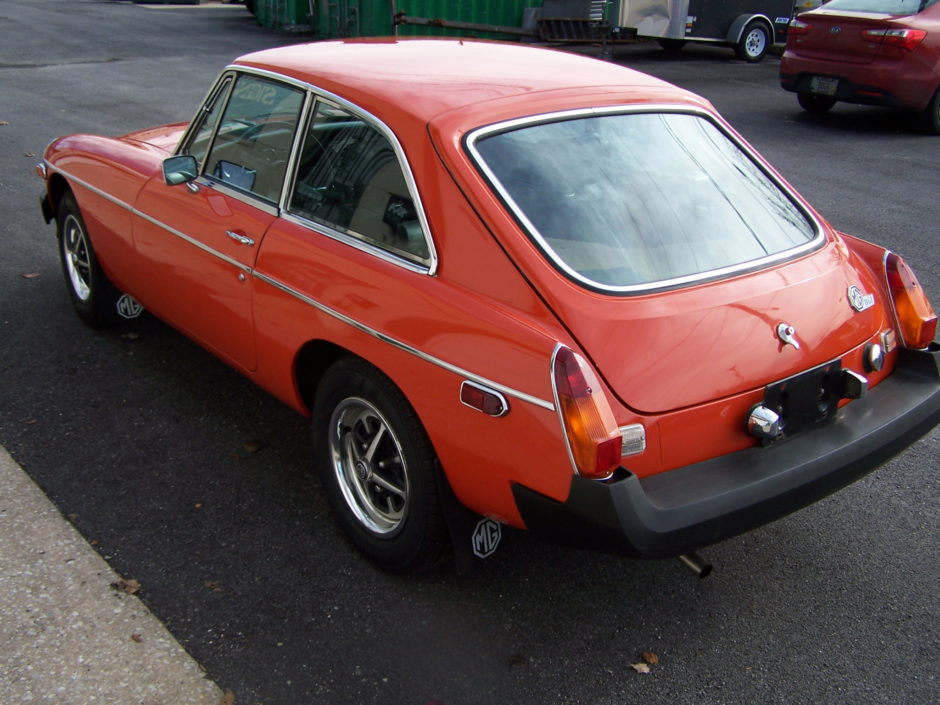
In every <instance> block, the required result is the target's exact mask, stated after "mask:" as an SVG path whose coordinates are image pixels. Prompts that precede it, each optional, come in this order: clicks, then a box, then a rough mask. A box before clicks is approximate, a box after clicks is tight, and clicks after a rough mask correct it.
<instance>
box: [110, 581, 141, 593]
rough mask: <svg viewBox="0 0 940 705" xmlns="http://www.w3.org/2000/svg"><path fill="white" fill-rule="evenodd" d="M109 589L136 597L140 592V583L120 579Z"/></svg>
mask: <svg viewBox="0 0 940 705" xmlns="http://www.w3.org/2000/svg"><path fill="white" fill-rule="evenodd" d="M111 589H112V590H118V591H120V592H126V593H127V594H128V595H136V594H137V593H138V592H140V582H139V581H137V580H134V579H133V578H131V579H130V580H125V579H124V578H121V579H120V580H118V581H117V582H116V583H111Z"/></svg>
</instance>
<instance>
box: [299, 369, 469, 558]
mask: <svg viewBox="0 0 940 705" xmlns="http://www.w3.org/2000/svg"><path fill="white" fill-rule="evenodd" d="M313 434H314V452H315V453H316V460H317V469H318V472H319V474H320V479H321V480H322V482H323V486H324V489H325V490H326V494H327V497H328V499H329V501H330V504H331V505H332V507H333V510H334V511H335V513H336V517H337V521H338V522H339V524H340V526H341V527H342V528H343V530H344V531H345V532H346V534H347V535H348V536H349V538H350V539H351V540H352V542H353V544H355V546H356V547H357V548H358V549H359V550H360V551H361V552H362V553H363V554H365V555H366V556H367V557H368V558H370V559H371V560H372V561H374V562H375V563H377V564H379V565H380V566H382V567H383V568H386V569H387V570H391V571H395V572H402V573H405V572H415V571H419V570H425V569H428V568H431V567H433V566H434V565H435V564H436V563H438V562H440V561H441V560H442V559H443V558H444V557H445V556H446V555H448V549H449V546H450V544H449V541H448V534H447V526H446V524H445V522H444V517H443V514H442V512H441V507H440V502H439V498H438V490H437V483H438V482H439V481H441V482H443V481H445V480H443V479H442V478H439V477H438V468H437V458H436V456H435V454H434V449H433V447H432V446H431V441H430V440H429V439H428V436H427V433H426V432H425V430H424V428H423V427H422V425H421V422H420V420H419V419H418V417H417V414H415V412H414V410H413V409H412V408H411V405H410V404H409V403H408V401H407V400H406V399H405V397H404V395H403V394H402V393H401V391H399V389H398V388H397V387H396V386H395V385H394V384H393V383H392V382H391V380H389V379H388V378H387V377H386V376H385V375H384V374H382V373H381V372H380V371H379V370H377V369H376V368H374V367H372V366H371V365H369V364H368V363H367V362H365V361H364V360H361V359H359V358H354V357H347V358H343V359H341V360H339V361H338V362H336V363H334V364H333V365H332V366H331V367H330V368H329V369H328V370H327V371H326V373H325V374H324V377H323V380H322V381H321V383H320V385H319V387H318V388H317V394H316V399H315V401H314V407H313Z"/></svg>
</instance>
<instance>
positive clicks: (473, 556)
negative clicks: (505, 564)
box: [438, 473, 508, 575]
mask: <svg viewBox="0 0 940 705" xmlns="http://www.w3.org/2000/svg"><path fill="white" fill-rule="evenodd" d="M442 475H443V473H442ZM438 487H439V490H438V494H439V495H440V501H441V509H442V510H443V512H444V519H445V520H446V521H447V529H448V531H449V532H450V538H451V542H452V544H453V549H454V566H455V568H456V570H457V574H458V575H464V574H466V573H468V572H469V571H471V570H472V569H473V568H475V567H476V566H478V565H479V564H480V563H481V561H484V560H486V559H487V558H490V557H492V556H493V554H495V553H496V551H497V549H498V548H499V547H500V546H501V545H502V544H503V542H504V541H505V540H506V535H507V533H508V532H507V531H506V528H505V527H504V526H503V525H502V524H500V523H499V522H498V521H495V520H493V519H488V518H487V517H484V516H481V515H480V514H477V513H476V512H474V511H471V510H470V509H467V508H466V507H465V506H464V505H462V504H461V503H460V502H459V501H458V500H457V497H456V496H454V492H453V490H451V488H450V483H448V482H447V480H446V478H444V481H443V482H440V483H438Z"/></svg>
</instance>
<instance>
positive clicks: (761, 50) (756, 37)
mask: <svg viewBox="0 0 940 705" xmlns="http://www.w3.org/2000/svg"><path fill="white" fill-rule="evenodd" d="M770 43H771V37H770V30H769V29H767V25H765V24H764V23H763V22H761V21H760V20H753V21H752V22H748V24H747V26H746V27H745V28H744V31H743V32H741V38H740V39H739V40H738V43H737V44H736V45H735V47H734V53H735V55H736V56H737V57H738V58H739V59H741V61H747V62H748V63H749V64H756V63H757V62H759V61H762V60H763V58H764V56H766V55H767V50H768V49H770Z"/></svg>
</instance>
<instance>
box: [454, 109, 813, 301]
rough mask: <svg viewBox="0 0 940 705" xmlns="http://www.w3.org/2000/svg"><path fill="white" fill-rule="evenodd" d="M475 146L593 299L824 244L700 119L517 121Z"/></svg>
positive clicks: (534, 234) (539, 237)
mask: <svg viewBox="0 0 940 705" xmlns="http://www.w3.org/2000/svg"><path fill="white" fill-rule="evenodd" d="M468 147H469V150H470V152H471V153H472V154H473V155H474V158H475V160H476V161H477V164H478V166H479V167H480V169H481V170H482V171H483V172H484V174H485V175H486V176H487V178H488V179H489V181H490V183H491V184H492V186H493V188H494V189H495V190H496V191H497V192H498V193H499V194H500V196H501V197H502V199H503V200H504V202H505V203H506V204H507V206H508V208H509V209H510V210H511V211H512V213H513V214H514V215H515V217H516V219H517V220H518V221H519V222H520V224H521V225H522V226H523V228H524V229H525V230H526V231H527V233H528V234H529V236H530V237H531V238H532V239H533V240H534V241H535V242H536V243H537V245H538V246H539V247H540V249H541V250H542V251H543V253H544V254H545V255H546V256H547V257H548V258H549V259H550V260H551V261H552V263H553V264H554V265H555V266H556V267H557V268H558V269H560V270H561V271H562V272H564V273H565V274H566V275H568V276H569V277H570V278H572V279H574V280H576V281H578V282H580V283H581V284H583V285H585V286H587V287H589V288H592V289H599V290H603V291H610V292H622V293H631V292H643V291H649V290H651V289H659V288H667V287H674V286H680V285H683V284H687V283H691V282H695V281H702V280H706V279H715V278H718V277H722V276H726V275H730V274H733V273H737V272H740V271H744V270H748V269H752V268H757V267H761V266H764V265H766V264H769V263H771V262H775V261H779V260H781V259H785V258H787V257H790V256H793V255H795V254H797V253H799V252H801V251H804V250H807V249H810V248H812V247H813V246H814V244H816V243H817V242H820V241H821V235H820V233H819V231H818V229H817V227H816V226H815V224H814V222H813V220H812V219H811V218H810V217H809V216H808V215H807V214H806V213H805V212H804V211H803V210H802V209H801V208H800V207H799V206H798V205H797V203H796V201H795V200H794V199H793V198H791V197H790V195H789V194H788V192H787V191H786V190H785V189H784V188H783V187H782V186H781V185H780V184H778V183H777V181H776V180H775V179H774V178H773V177H772V176H771V175H770V174H769V173H767V172H765V171H764V170H763V169H762V168H761V167H759V166H758V165H757V163H756V162H755V161H754V160H752V159H751V158H750V157H749V156H748V154H747V153H746V152H745V151H744V150H743V149H742V148H741V147H740V146H739V145H738V144H737V143H736V142H735V141H733V140H732V139H731V138H730V137H729V136H727V135H726V134H725V132H723V131H722V130H721V129H719V127H718V126H717V125H716V124H714V123H713V122H712V121H711V120H709V119H708V118H706V117H704V116H702V115H699V114H691V113H682V112H632V113H610V114H603V113H598V112H597V111H592V112H590V113H587V114H583V115H574V116H569V115H565V116H563V117H562V118H560V119H554V120H551V119H549V120H546V119H545V118H541V119H540V121H536V120H534V119H533V120H531V121H516V122H514V123H510V124H507V125H501V126H495V127H489V128H483V129H481V130H477V131H476V132H474V133H472V134H471V135H470V137H469V140H468Z"/></svg>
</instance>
